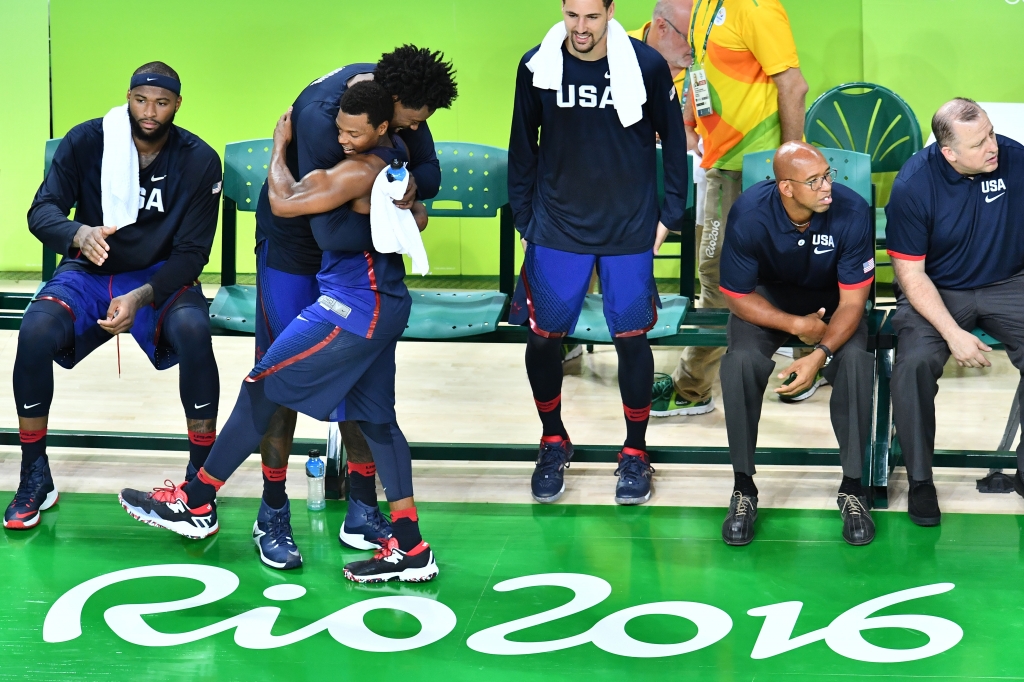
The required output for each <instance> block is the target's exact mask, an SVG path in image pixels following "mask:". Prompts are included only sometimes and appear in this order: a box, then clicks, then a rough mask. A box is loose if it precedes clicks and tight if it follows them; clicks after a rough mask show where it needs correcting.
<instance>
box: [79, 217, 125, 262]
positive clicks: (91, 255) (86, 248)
mask: <svg viewBox="0 0 1024 682" xmlns="http://www.w3.org/2000/svg"><path fill="white" fill-rule="evenodd" d="M115 232H117V228H116V227H113V226H101V227H89V226H88V225H82V226H81V227H80V228H78V232H77V233H75V238H74V239H73V240H72V241H71V246H72V247H74V248H76V249H80V250H81V251H82V255H83V256H85V257H86V258H88V259H89V260H90V261H92V262H93V263H95V264H96V265H103V263H104V262H105V261H106V260H107V252H108V251H110V246H108V245H107V237H109V236H110V235H112V234H114V233H115Z"/></svg>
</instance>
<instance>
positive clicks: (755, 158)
mask: <svg viewBox="0 0 1024 682" xmlns="http://www.w3.org/2000/svg"><path fill="white" fill-rule="evenodd" d="M820 151H821V153H822V154H824V155H825V159H826V160H827V161H828V164H829V165H830V166H832V168H835V169H836V171H838V173H837V175H836V182H838V183H840V184H843V185H846V186H847V187H849V188H850V189H852V190H853V191H854V192H856V193H857V194H859V195H861V197H863V198H864V201H866V202H868V205H871V158H870V157H869V156H868V155H867V154H862V153H861V152H851V151H846V150H845V149H828V148H822V149H821V150H820ZM774 158H775V150H774V149H772V150H770V151H767V152H752V153H750V154H744V156H743V189H744V191H746V190H747V189H749V188H750V186H751V185H753V184H755V183H758V182H761V181H762V180H774V179H775V171H774V169H773V168H772V161H773V160H774Z"/></svg>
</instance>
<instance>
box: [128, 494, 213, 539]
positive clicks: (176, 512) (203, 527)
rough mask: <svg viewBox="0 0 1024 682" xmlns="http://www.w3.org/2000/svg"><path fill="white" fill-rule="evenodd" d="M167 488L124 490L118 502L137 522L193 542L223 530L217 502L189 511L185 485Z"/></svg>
mask: <svg viewBox="0 0 1024 682" xmlns="http://www.w3.org/2000/svg"><path fill="white" fill-rule="evenodd" d="M164 485H165V486H167V487H165V488H153V491H152V492H148V493H147V492H143V491H141V490H132V489H131V488H125V489H124V490H122V491H121V492H120V494H118V496H117V499H118V500H119V501H120V502H121V506H122V507H124V510H125V511H126V512H128V515H129V516H131V517H132V518H133V519H135V520H136V521H141V522H142V523H148V524H149V525H151V526H156V527H158V528H166V529H167V530H171V531H174V532H175V533H177V534H178V535H184V536H185V537H187V538H192V539H193V540H201V539H203V538H205V537H208V536H210V535H213V534H214V533H216V532H217V531H218V530H220V527H219V526H218V525H217V503H216V502H210V503H209V504H204V505H202V506H201V507H197V508H196V509H190V508H189V506H188V496H187V495H186V494H185V491H184V490H182V489H181V487H182V486H183V485H185V484H184V483H182V484H181V485H178V486H175V485H174V484H173V483H171V482H170V481H164Z"/></svg>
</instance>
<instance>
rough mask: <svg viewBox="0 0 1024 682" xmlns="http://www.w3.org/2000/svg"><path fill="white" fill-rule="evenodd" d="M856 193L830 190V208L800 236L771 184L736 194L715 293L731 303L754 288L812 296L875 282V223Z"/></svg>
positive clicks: (837, 186) (839, 187)
mask: <svg viewBox="0 0 1024 682" xmlns="http://www.w3.org/2000/svg"><path fill="white" fill-rule="evenodd" d="M870 214H871V209H870V208H869V207H868V204H867V202H866V201H864V199H862V198H861V197H860V195H859V194H857V193H856V192H854V191H853V190H852V189H849V188H848V187H844V186H843V185H840V184H835V185H833V186H832V205H831V206H830V207H829V209H828V210H827V211H825V212H824V213H815V214H814V215H813V216H811V224H810V225H809V226H808V227H807V228H806V229H805V230H804V231H803V232H802V233H801V232H800V231H799V230H797V229H796V227H794V225H793V223H792V222H791V221H790V220H789V216H788V215H787V214H786V209H785V208H784V207H783V206H782V198H781V197H780V196H779V190H778V188H777V187H776V185H775V182H774V181H772V180H764V181H762V182H759V183H757V184H756V185H754V186H753V187H751V188H750V189H748V190H747V191H745V192H743V194H741V195H740V197H739V199H737V200H736V203H734V204H733V206H732V210H730V211H729V221H728V226H729V228H728V229H727V230H726V231H725V244H724V245H723V246H722V264H721V276H720V287H719V288H720V289H721V290H722V292H723V293H725V294H727V295H728V296H732V297H734V298H741V297H743V296H746V295H747V294H750V293H752V292H753V291H754V289H755V288H756V287H757V286H759V285H766V286H771V285H773V284H781V285H788V286H792V287H797V288H800V289H806V290H809V291H810V290H813V291H826V290H831V291H835V290H837V289H836V288H837V287H838V288H841V289H859V288H861V287H866V286H868V285H869V284H871V282H872V280H873V279H874V277H875V254H874V248H875V246H874V238H873V234H872V233H873V231H874V221H873V220H872V219H871V215H870Z"/></svg>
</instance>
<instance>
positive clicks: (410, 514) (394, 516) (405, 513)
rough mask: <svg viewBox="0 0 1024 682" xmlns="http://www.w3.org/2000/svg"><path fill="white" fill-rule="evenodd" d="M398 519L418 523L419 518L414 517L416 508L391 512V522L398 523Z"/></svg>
mask: <svg viewBox="0 0 1024 682" xmlns="http://www.w3.org/2000/svg"><path fill="white" fill-rule="evenodd" d="M399 519H408V520H409V521H416V522H418V521H419V520H420V517H419V516H417V515H416V507H409V508H408V509H399V510H398V511H392V512H391V520H392V521H398V520H399Z"/></svg>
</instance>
